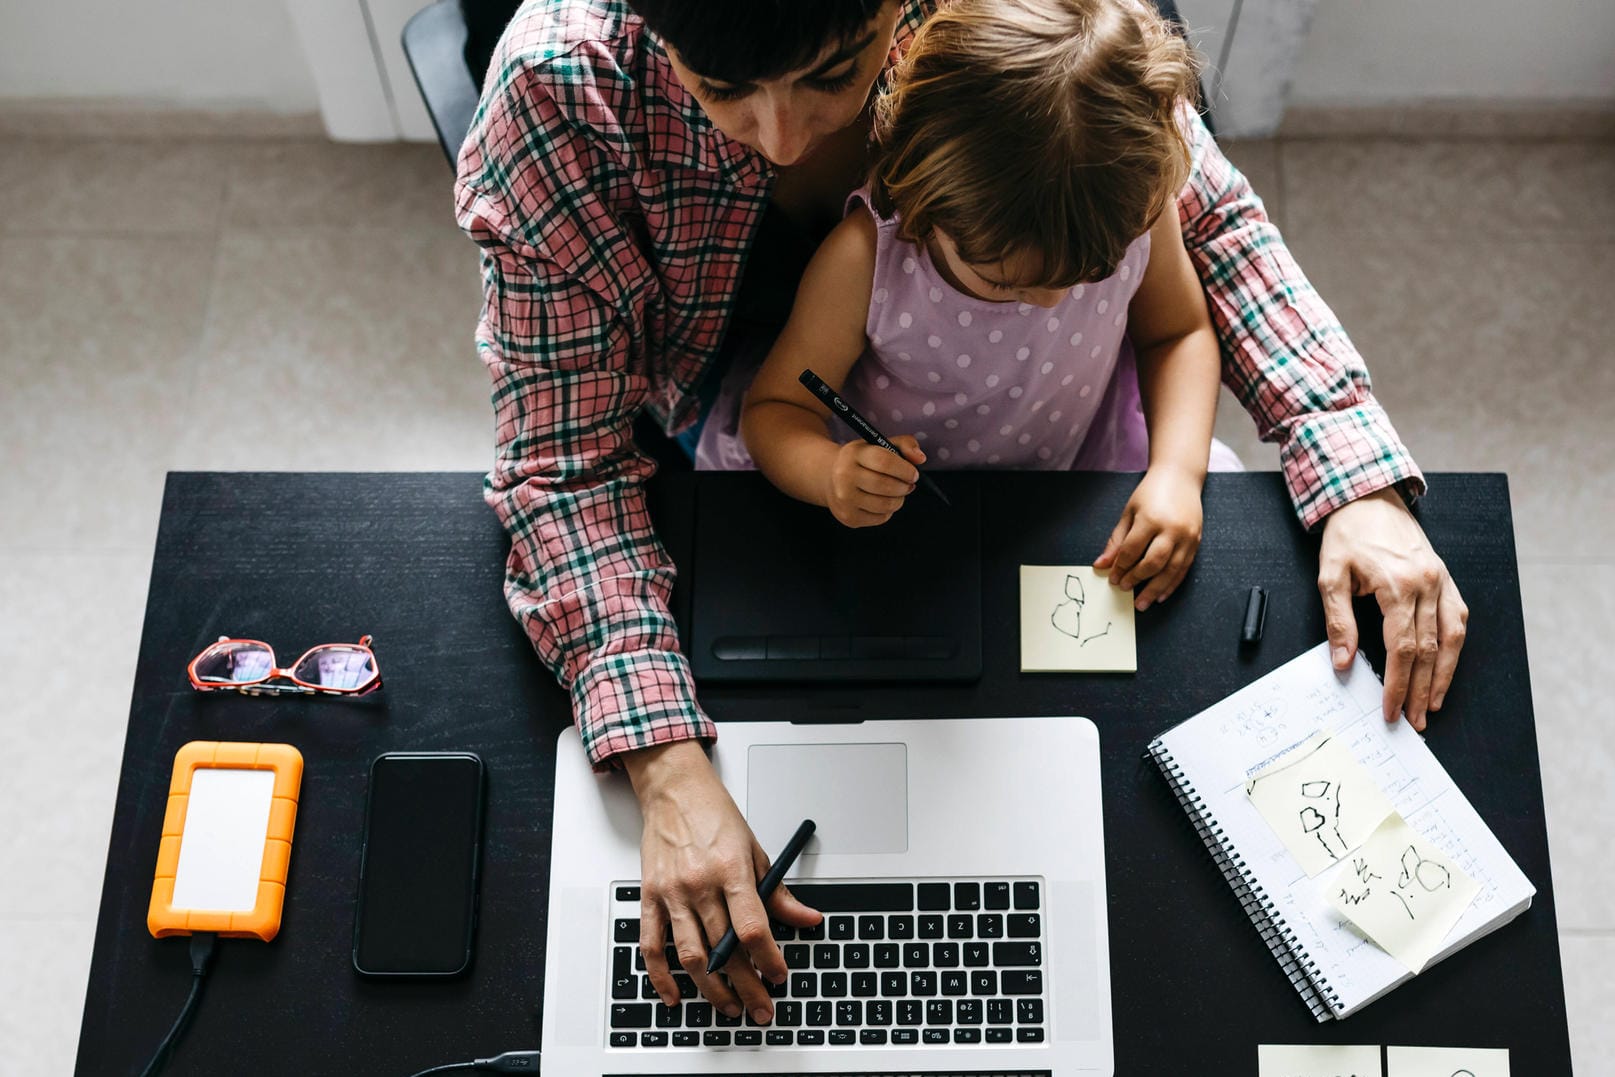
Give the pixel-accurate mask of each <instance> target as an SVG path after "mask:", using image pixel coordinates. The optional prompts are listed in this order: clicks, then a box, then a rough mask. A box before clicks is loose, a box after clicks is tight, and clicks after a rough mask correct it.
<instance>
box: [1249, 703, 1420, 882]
mask: <svg viewBox="0 0 1615 1077" xmlns="http://www.w3.org/2000/svg"><path fill="white" fill-rule="evenodd" d="M1245 791H1246V793H1247V794H1248V795H1249V796H1250V799H1251V804H1252V805H1254V806H1255V808H1256V810H1257V811H1258V812H1260V813H1261V815H1262V818H1263V819H1265V820H1267V825H1268V826H1270V827H1272V828H1273V832H1274V833H1275V834H1277V835H1278V836H1279V840H1281V841H1283V842H1284V847H1285V848H1286V849H1289V850H1290V853H1291V855H1293V856H1294V857H1295V859H1296V861H1297V862H1298V863H1299V864H1300V865H1301V869H1302V870H1303V871H1305V872H1306V873H1307V876H1308V877H1309V878H1310V877H1312V876H1314V875H1318V874H1320V873H1322V872H1323V871H1324V869H1326V868H1328V867H1329V865H1331V864H1334V863H1336V862H1337V861H1339V860H1340V858H1341V857H1343V856H1345V855H1346V854H1347V853H1349V852H1351V850H1353V849H1355V848H1357V846H1359V845H1361V844H1362V843H1363V842H1364V841H1366V840H1367V838H1368V836H1369V835H1370V834H1372V833H1374V829H1375V828H1376V827H1378V826H1379V825H1380V823H1382V822H1384V820H1385V817H1386V816H1388V815H1390V814H1391V813H1392V811H1393V809H1392V807H1391V802H1390V801H1388V800H1386V799H1385V794H1383V793H1381V792H1380V790H1379V786H1378V785H1376V784H1375V782H1374V779H1373V776H1372V775H1370V774H1369V773H1368V771H1366V770H1365V769H1363V766H1362V764H1361V763H1359V762H1357V760H1356V759H1355V758H1354V757H1353V756H1352V754H1351V752H1350V751H1349V750H1348V749H1347V748H1346V746H1345V745H1344V744H1342V743H1341V742H1340V741H1339V740H1336V739H1334V738H1332V737H1326V736H1324V735H1322V734H1315V735H1313V736H1312V737H1311V738H1309V739H1308V740H1306V741H1305V742H1303V743H1302V745H1301V746H1300V747H1299V748H1297V749H1296V750H1295V751H1293V752H1291V753H1290V754H1288V755H1286V756H1282V757H1280V758H1279V759H1278V760H1277V761H1276V762H1275V763H1274V764H1273V765H1272V766H1271V767H1269V768H1267V769H1266V770H1263V771H1260V772H1259V773H1257V774H1256V775H1255V776H1254V777H1253V778H1252V779H1251V780H1250V781H1249V782H1247V783H1246V786H1245Z"/></svg>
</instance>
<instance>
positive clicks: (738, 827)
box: [625, 741, 820, 1023]
mask: <svg viewBox="0 0 1615 1077" xmlns="http://www.w3.org/2000/svg"><path fill="white" fill-rule="evenodd" d="M625 765H626V766H627V768H628V772H629V775H630V776H631V777H632V779H633V783H634V792H635V793H636V794H637V795H638V797H639V806H640V811H641V813H642V814H643V815H644V819H645V829H644V836H643V838H642V840H641V842H640V849H639V855H640V868H641V875H640V901H641V909H640V921H639V922H640V936H639V948H640V951H641V953H643V954H644V957H645V971H646V973H647V974H648V975H649V976H650V980H651V984H652V985H653V986H654V987H655V988H656V992H657V994H658V995H660V996H661V999H662V1002H663V1003H664V1004H666V1005H669V1006H671V1005H674V1004H676V1003H677V1002H678V1001H679V989H678V985H677V983H676V982H675V981H674V979H673V975H672V972H671V971H670V970H669V968H668V963H667V954H666V946H667V938H668V935H669V928H671V935H672V939H673V947H674V949H675V951H676V953H677V955H678V963H679V965H681V966H682V967H683V971H684V973H685V974H686V975H688V976H689V977H690V979H691V980H693V981H694V983H695V986H696V988H697V989H698V990H699V991H700V992H701V994H702V995H703V996H705V997H706V998H707V999H708V1000H710V1001H711V1002H712V1004H713V1005H714V1006H716V1007H717V1008H718V1009H720V1010H722V1011H723V1012H724V1013H726V1014H728V1015H729V1016H731V1017H735V1016H738V1015H739V1014H740V1012H741V1008H742V1007H744V1008H745V1010H746V1011H747V1012H749V1013H750V1014H751V1015H752V1018H753V1019H754V1020H756V1021H757V1022H759V1023H763V1022H767V1021H769V1020H771V1019H772V1018H773V1015H774V1004H773V1001H772V1000H771V999H770V998H769V995H768V988H767V987H766V986H765V985H764V984H763V982H762V980H761V979H760V978H759V975H761V976H766V977H768V978H769V979H770V980H771V981H773V982H775V983H780V982H783V981H784V979H785V977H786V975H787V970H786V967H785V958H784V957H783V956H782V955H781V954H780V951H779V946H778V945H776V944H775V942H774V938H773V935H772V933H771V932H770V931H769V925H768V918H769V914H770V911H772V914H773V916H774V917H775V918H776V919H778V920H779V921H780V922H782V923H786V924H790V925H792V926H794V927H810V926H812V925H814V924H816V923H818V922H819V919H820V917H819V914H818V913H817V912H814V911H813V910H812V909H809V908H808V907H807V906H805V905H803V904H802V903H801V902H799V901H797V900H796V899H795V898H794V897H792V896H791V895H790V893H789V891H788V890H787V889H786V887H784V886H781V887H780V888H779V889H778V890H776V891H775V892H774V896H773V898H772V899H770V901H769V906H770V908H769V909H764V907H763V903H762V900H761V899H760V898H758V896H757V880H758V879H760V878H761V877H762V876H763V874H764V873H765V872H766V871H767V870H768V854H767V853H765V852H764V851H763V849H762V847H761V846H759V845H758V844H757V839H756V838H755V837H753V836H752V832H751V828H750V827H749V826H747V825H746V820H745V817H744V816H742V815H741V814H740V810H739V809H738V808H737V807H735V802H734V800H733V798H731V797H730V796H729V791H728V790H727V789H725V788H724V786H723V783H722V782H721V781H719V780H718V776H717V774H716V772H714V771H713V769H712V764H711V763H710V762H709V761H708V760H707V757H706V753H705V752H704V751H702V749H701V746H700V744H699V743H697V742H696V741H679V742H677V743H674V744H668V745H664V746H659V747H656V748H648V749H644V750H642V751H637V752H630V753H628V755H627V756H626V757H625ZM731 923H733V925H734V929H735V934H736V935H737V936H738V937H739V939H740V945H739V946H738V947H737V948H736V949H735V955H734V957H733V958H732V959H730V961H729V964H728V965H726V966H725V967H724V970H723V973H724V975H723V976H719V975H716V974H714V975H712V976H708V975H707V971H706V967H707V951H708V948H709V947H711V946H715V945H717V942H718V940H719V939H720V938H722V937H723V933H724V932H725V931H726V930H727V929H728V928H729V926H730V924H731Z"/></svg>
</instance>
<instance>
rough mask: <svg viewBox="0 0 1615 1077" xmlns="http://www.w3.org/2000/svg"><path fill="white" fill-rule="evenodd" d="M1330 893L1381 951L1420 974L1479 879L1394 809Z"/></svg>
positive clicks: (1472, 895)
mask: <svg viewBox="0 0 1615 1077" xmlns="http://www.w3.org/2000/svg"><path fill="white" fill-rule="evenodd" d="M1325 893H1327V894H1328V896H1329V902H1330V904H1332V905H1334V907H1335V908H1336V909H1337V910H1339V912H1340V915H1342V916H1344V917H1345V918H1346V919H1347V920H1350V921H1351V922H1352V924H1353V925H1355V926H1356V927H1357V929H1358V930H1359V931H1361V932H1362V933H1363V934H1365V935H1367V936H1368V937H1369V938H1371V939H1373V940H1374V942H1375V943H1377V944H1378V945H1379V948H1380V949H1382V950H1384V951H1385V952H1386V953H1388V954H1390V955H1391V956H1392V957H1394V958H1396V959H1397V960H1398V961H1400V962H1402V964H1404V965H1406V966H1407V967H1408V968H1409V969H1411V970H1412V971H1413V972H1418V971H1419V970H1421V969H1423V968H1424V966H1425V965H1427V964H1428V963H1429V961H1430V959H1431V958H1432V957H1434V956H1435V955H1436V954H1437V953H1438V952H1440V950H1441V944H1442V942H1443V941H1445V940H1446V938H1447V935H1448V934H1449V933H1450V932H1451V931H1452V928H1453V925H1454V924H1456V923H1457V922H1458V918H1459V917H1461V916H1463V914H1464V910H1465V909H1467V908H1469V903H1470V902H1471V901H1474V900H1475V895H1476V894H1478V893H1480V884H1479V883H1477V882H1476V881H1475V880H1474V879H1471V878H1470V877H1469V876H1468V875H1466V874H1464V872H1463V870H1462V869H1461V868H1459V867H1458V865H1456V864H1454V863H1453V862H1452V861H1451V860H1448V859H1447V857H1446V856H1445V855H1443V854H1442V852H1441V850H1439V849H1437V848H1436V847H1435V846H1434V845H1433V844H1431V843H1430V842H1429V841H1427V840H1426V839H1425V838H1424V837H1423V836H1422V835H1420V834H1419V833H1418V832H1416V831H1415V830H1414V829H1413V828H1412V827H1410V826H1408V824H1407V822H1406V820H1404V819H1403V818H1402V817H1401V816H1400V815H1397V814H1395V813H1392V815H1391V817H1390V818H1388V819H1386V820H1385V822H1383V823H1381V824H1380V825H1379V828H1378V829H1377V830H1375V831H1374V833H1373V834H1371V835H1370V836H1369V838H1368V840H1367V841H1365V842H1364V843H1363V845H1362V848H1360V849H1358V850H1356V851H1355V852H1353V853H1352V854H1351V855H1350V856H1348V857H1347V858H1346V863H1345V865H1344V866H1343V867H1341V869H1340V871H1339V872H1338V873H1337V874H1336V875H1335V876H1334V877H1333V878H1332V879H1331V880H1330V881H1329V886H1328V887H1327V889H1326V890H1325Z"/></svg>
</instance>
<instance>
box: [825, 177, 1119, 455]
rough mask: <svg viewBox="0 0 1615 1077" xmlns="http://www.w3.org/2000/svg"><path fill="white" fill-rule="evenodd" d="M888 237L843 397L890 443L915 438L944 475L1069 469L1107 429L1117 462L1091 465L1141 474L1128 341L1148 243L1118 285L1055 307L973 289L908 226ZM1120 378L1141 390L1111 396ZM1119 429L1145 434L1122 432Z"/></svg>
mask: <svg viewBox="0 0 1615 1077" xmlns="http://www.w3.org/2000/svg"><path fill="white" fill-rule="evenodd" d="M866 205H867V204H866V203H864V202H863V201H862V200H861V199H860V200H859V206H860V207H863V206H866ZM853 212H855V213H856V212H870V210H868V209H867V208H862V209H860V208H854V209H853ZM875 226H876V234H877V236H878V239H877V241H876V247H875V277H874V283H873V285H872V294H871V296H870V302H869V318H868V321H867V322H866V323H865V329H864V331H865V334H866V335H867V336H868V338H869V351H868V352H867V353H866V354H865V355H864V356H863V358H861V359H860V360H859V361H858V363H857V364H856V365H854V367H853V368H852V371H851V373H850V374H849V376H848V379H847V385H846V387H845V388H844V390H843V395H844V396H845V397H846V398H847V400H848V402H849V403H851V404H852V405H853V407H855V408H857V409H858V410H859V411H861V412H863V413H864V415H865V416H867V417H868V418H869V420H870V421H871V422H872V423H874V424H875V425H876V427H878V428H879V429H880V430H881V431H882V432H883V433H885V434H886V435H887V436H888V437H891V436H893V435H894V434H913V435H914V437H915V438H917V439H918V440H919V443H920V447H921V448H922V449H924V450H925V454H926V456H927V457H929V458H930V460H931V461H932V462H933V463H935V464H937V465H938V466H942V467H955V468H957V467H1004V468H1053V469H1066V468H1070V467H1072V466H1074V465H1076V464H1077V462H1078V458H1079V456H1080V455H1082V452H1081V450H1082V449H1083V446H1084V443H1085V442H1086V441H1087V439H1088V437H1089V435H1090V434H1091V433H1093V432H1094V430H1095V427H1096V422H1098V425H1099V426H1100V427H1101V428H1102V429H1100V439H1099V440H1100V441H1102V442H1103V443H1104V446H1105V450H1106V451H1104V452H1102V453H1098V454H1094V453H1090V454H1088V455H1089V456H1090V457H1093V459H1090V460H1087V461H1084V463H1085V465H1086V466H1088V467H1092V468H1097V469H1105V470H1135V469H1141V468H1143V467H1144V466H1145V465H1146V464H1147V463H1148V441H1147V437H1146V435H1145V430H1144V417H1143V413H1142V411H1141V410H1140V408H1139V405H1138V389H1137V385H1138V381H1137V375H1136V374H1134V373H1133V367H1132V347H1131V345H1130V344H1129V343H1128V342H1127V305H1128V303H1129V302H1130V301H1131V300H1132V298H1133V293H1134V292H1136V291H1137V290H1138V284H1139V281H1140V280H1141V279H1142V278H1143V275H1144V267H1145V266H1146V265H1147V264H1148V263H1149V257H1150V237H1149V235H1148V234H1147V233H1146V234H1145V235H1143V236H1140V237H1139V238H1138V239H1136V240H1134V241H1133V243H1132V245H1131V246H1129V247H1128V248H1127V253H1126V255H1125V257H1123V259H1122V262H1121V265H1119V266H1118V267H1117V269H1116V272H1115V273H1114V274H1113V275H1111V276H1110V277H1107V278H1106V279H1105V280H1102V281H1098V282H1095V283H1091V284H1079V285H1077V286H1076V287H1074V288H1072V289H1070V290H1068V291H1067V292H1066V293H1065V295H1064V297H1063V298H1062V299H1061V301H1060V302H1059V303H1058V304H1056V305H1055V306H1054V307H1052V308H1045V307H1037V306H1033V305H1031V304H1030V303H1020V302H994V301H992V300H986V299H978V298H976V297H975V296H972V295H967V294H965V293H964V292H960V291H958V290H957V289H955V288H954V287H953V286H952V285H950V284H949V283H948V282H947V281H946V280H945V279H943V277H942V274H941V272H940V271H939V270H938V269H937V267H936V265H935V264H934V263H933V262H932V260H931V256H930V254H929V253H928V252H927V251H926V249H925V248H924V246H919V245H915V244H912V243H908V242H906V241H904V240H902V239H900V238H898V235H897V221H896V220H895V219H892V220H882V219H880V218H879V217H876V218H875ZM1124 352H1125V353H1126V354H1125V362H1124V354H1123V353H1124ZM1118 367H1121V368H1122V369H1123V370H1124V372H1125V373H1126V374H1127V375H1128V377H1129V380H1130V381H1131V386H1132V391H1131V393H1120V394H1109V390H1110V389H1111V386H1112V382H1114V381H1115V380H1116V375H1117V372H1118ZM1107 395H1112V396H1119V397H1120V398H1121V399H1112V400H1108V401H1107V399H1106V397H1107ZM1102 406H1104V407H1105V408H1106V409H1107V410H1109V411H1114V410H1115V409H1116V408H1118V407H1120V408H1121V409H1122V411H1123V414H1121V415H1119V416H1118V415H1112V414H1106V413H1105V412H1103V411H1102ZM1127 412H1130V414H1127ZM1100 420H1103V421H1100ZM1118 423H1120V425H1122V426H1124V427H1125V426H1128V425H1135V426H1136V430H1133V431H1128V430H1118V429H1115V427H1116V426H1117V425H1118ZM1128 434H1134V435H1136V436H1127V435H1128ZM1129 449H1135V450H1137V453H1136V455H1135V453H1133V452H1129V451H1128V450H1129Z"/></svg>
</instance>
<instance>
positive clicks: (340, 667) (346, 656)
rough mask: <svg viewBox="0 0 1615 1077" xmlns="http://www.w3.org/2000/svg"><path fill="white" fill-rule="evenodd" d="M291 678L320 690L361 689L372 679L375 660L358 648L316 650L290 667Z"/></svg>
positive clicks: (374, 676) (337, 646)
mask: <svg viewBox="0 0 1615 1077" xmlns="http://www.w3.org/2000/svg"><path fill="white" fill-rule="evenodd" d="M291 672H292V677H293V678H295V679H297V680H299V681H302V682H303V683H304V684H312V685H316V686H318V687H320V688H363V687H364V686H365V685H367V684H369V683H370V682H371V681H373V680H375V679H376V659H375V656H374V655H372V654H371V653H370V652H369V651H367V650H365V649H364V648H362V647H352V646H347V645H344V644H340V643H333V644H329V645H327V646H324V647H316V648H314V649H313V650H312V651H310V652H308V653H307V654H305V655H304V656H303V657H302V658H301V659H300V660H299V661H298V663H297V665H296V666H294V667H293V668H292V671H291Z"/></svg>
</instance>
